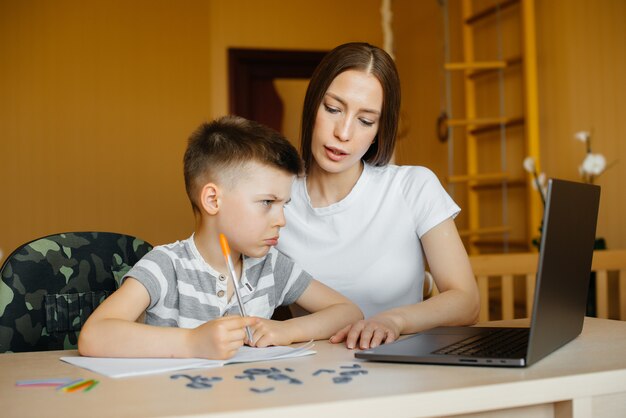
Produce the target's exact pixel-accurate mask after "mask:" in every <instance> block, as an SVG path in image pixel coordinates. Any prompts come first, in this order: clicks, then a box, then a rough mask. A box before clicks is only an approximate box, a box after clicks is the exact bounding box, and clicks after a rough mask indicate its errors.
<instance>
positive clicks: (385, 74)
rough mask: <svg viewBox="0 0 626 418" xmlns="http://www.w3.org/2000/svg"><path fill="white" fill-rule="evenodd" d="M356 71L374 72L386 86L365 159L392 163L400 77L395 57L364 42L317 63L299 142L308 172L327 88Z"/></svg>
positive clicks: (337, 50) (346, 46)
mask: <svg viewBox="0 0 626 418" xmlns="http://www.w3.org/2000/svg"><path fill="white" fill-rule="evenodd" d="M348 70H356V71H363V72H365V73H367V74H372V75H373V76H374V77H376V78H377V79H378V81H379V82H380V84H381V86H382V88H383V106H382V110H381V114H380V123H379V127H378V133H377V134H376V138H375V141H374V143H373V144H372V145H371V146H370V148H369V149H368V150H367V152H366V153H365V155H364V156H363V161H365V162H367V163H369V164H372V165H375V166H383V165H386V164H387V163H389V161H390V160H391V156H392V155H393V149H394V147H395V144H396V132H397V130H398V119H399V114H400V78H399V77H398V70H397V69H396V66H395V63H394V62H393V59H392V58H391V57H390V56H389V54H387V53H386V52H385V51H383V50H382V49H380V48H378V47H375V46H373V45H370V44H368V43H364V42H351V43H347V44H343V45H339V46H338V47H336V48H335V49H333V50H332V51H330V52H329V53H328V54H327V55H326V56H325V57H324V59H322V62H320V64H319V65H318V66H317V68H316V69H315V72H314V73H313V76H312V77H311V81H310V82H309V86H308V88H307V91H306V96H305V97H304V107H303V110H302V133H301V137H300V141H301V142H300V145H301V150H300V152H301V153H302V159H303V160H304V168H305V170H306V171H307V172H308V171H309V169H310V167H311V162H312V159H313V154H312V153H311V141H312V137H313V128H314V126H315V118H316V117H317V112H318V110H319V107H320V103H321V102H322V100H323V98H324V95H325V94H326V91H327V90H328V87H329V86H330V84H331V83H332V82H333V80H334V79H335V77H337V76H338V75H339V74H341V73H343V72H344V71H348Z"/></svg>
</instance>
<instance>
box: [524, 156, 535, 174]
mask: <svg viewBox="0 0 626 418" xmlns="http://www.w3.org/2000/svg"><path fill="white" fill-rule="evenodd" d="M524 170H526V172H527V173H530V174H532V173H534V172H535V159H534V158H533V157H526V158H524Z"/></svg>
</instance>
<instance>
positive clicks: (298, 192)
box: [279, 43, 479, 349]
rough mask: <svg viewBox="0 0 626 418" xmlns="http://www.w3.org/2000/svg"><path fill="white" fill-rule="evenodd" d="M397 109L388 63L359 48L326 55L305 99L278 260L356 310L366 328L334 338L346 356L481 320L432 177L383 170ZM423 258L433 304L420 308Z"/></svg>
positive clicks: (417, 170) (446, 205)
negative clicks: (297, 166)
mask: <svg viewBox="0 0 626 418" xmlns="http://www.w3.org/2000/svg"><path fill="white" fill-rule="evenodd" d="M399 109H400V82H399V79H398V74H397V70H396V68H395V65H394V63H393V60H392V59H391V58H390V57H389V55H388V54H386V53H385V52H384V51H382V50H381V49H379V48H377V47H374V46H372V45H369V44H366V43H349V44H344V45H341V46H339V47H337V48H335V49H334V50H332V51H331V52H330V53H329V54H328V55H327V56H326V57H325V58H324V59H323V61H322V62H321V63H320V65H319V66H318V68H317V69H316V71H315V73H314V74H313V77H312V78H311V81H310V83H309V86H308V89H307V92H306V96H305V101H304V110H303V114H302V137H301V152H302V156H303V159H304V162H305V169H306V177H304V178H302V179H298V180H296V182H295V183H294V186H293V188H292V202H291V203H290V205H289V206H288V207H287V209H286V212H285V216H286V217H287V226H286V227H285V228H284V229H283V230H282V231H281V239H280V244H279V249H280V250H282V251H283V252H285V253H286V254H288V255H289V256H291V257H292V258H294V259H295V260H297V261H298V263H300V264H301V265H302V266H303V267H304V268H305V269H306V270H307V271H309V272H310V273H311V274H312V275H313V277H315V278H316V279H318V280H320V281H322V282H324V283H325V284H326V285H328V286H330V287H332V288H334V289H335V290H338V291H339V292H340V293H342V294H343V295H345V296H347V297H348V298H350V299H351V300H352V301H354V302H355V303H356V304H357V305H359V307H360V308H361V310H362V311H363V313H364V314H365V319H364V320H362V321H359V322H357V323H354V324H352V325H349V326H347V327H345V328H344V329H342V330H341V331H339V332H338V333H337V334H335V335H334V336H333V337H332V338H331V342H334V343H339V342H343V341H345V343H346V346H347V347H348V348H361V349H366V348H370V347H375V346H377V345H380V344H381V343H387V342H391V341H393V340H395V339H396V338H398V336H399V335H400V334H408V333H415V332H418V331H421V330H424V329H428V328H432V327H435V326H440V325H469V324H473V323H475V322H476V320H477V317H478V311H479V297H478V289H477V287H476V283H475V280H474V276H473V274H472V269H471V266H470V264H469V260H468V257H467V253H466V251H465V248H464V247H463V244H462V242H461V240H460V238H459V234H458V232H457V230H456V226H455V224H454V220H453V218H454V217H455V216H456V215H457V214H458V212H459V211H460V209H459V207H458V206H457V205H456V204H455V203H454V202H453V201H452V199H451V198H450V197H449V196H448V194H447V193H446V192H445V190H444V189H443V187H442V186H441V184H440V183H439V181H438V180H437V178H436V176H435V175H434V174H433V173H432V172H431V171H430V170H428V169H426V168H424V167H411V166H403V167H400V166H395V165H390V164H389V161H390V159H391V157H392V153H393V149H394V146H395V140H396V131H397V126H398V115H399ZM424 254H425V255H426V260H427V261H428V266H429V270H430V272H431V273H432V275H433V277H434V279H435V283H436V285H437V287H438V289H439V291H440V294H438V295H437V296H435V297H432V298H430V299H428V300H426V301H424V302H422V288H423V283H424V266H425V260H424Z"/></svg>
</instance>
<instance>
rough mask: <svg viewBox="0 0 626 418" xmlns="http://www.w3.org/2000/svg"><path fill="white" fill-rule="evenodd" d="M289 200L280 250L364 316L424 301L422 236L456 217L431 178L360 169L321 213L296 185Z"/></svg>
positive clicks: (423, 171)
mask: <svg viewBox="0 0 626 418" xmlns="http://www.w3.org/2000/svg"><path fill="white" fill-rule="evenodd" d="M291 199H292V200H291V203H290V204H289V205H287V207H286V209H285V216H286V218H287V225H286V227H284V228H283V229H282V230H281V233H280V240H279V244H278V248H279V249H280V250H281V251H282V252H284V253H286V254H287V255H288V256H290V257H291V258H293V259H294V260H295V261H296V262H297V263H298V264H299V265H300V266H302V267H303V268H304V270H306V271H307V272H309V273H310V274H311V275H312V276H313V277H314V278H315V279H317V280H319V281H321V282H322V283H324V284H326V285H327V286H329V287H331V288H333V289H335V290H337V291H338V292H340V293H341V294H343V295H344V296H346V297H348V298H349V299H351V300H352V301H353V302H355V303H356V304H357V305H358V306H359V307H360V308H361V310H362V311H363V314H364V315H365V317H366V318H368V317H371V316H373V315H375V314H377V313H379V312H381V311H385V310H388V309H391V308H394V307H398V306H402V305H409V304H414V303H417V302H420V301H421V300H422V287H423V283H424V256H423V252H422V246H421V243H420V238H421V237H422V236H423V235H424V234H425V233H426V232H428V231H429V230H430V229H431V228H433V227H434V226H436V225H438V224H440V223H441V222H443V221H444V220H446V219H448V218H450V217H455V216H456V215H457V214H458V213H459V211H460V208H459V207H458V206H457V205H456V204H455V203H454V201H453V200H452V199H451V198H450V196H449V195H448V193H447V192H446V191H445V190H444V188H443V187H442V186H441V183H440V182H439V180H438V179H437V177H436V176H435V175H434V173H433V172H432V171H430V170H429V169H427V168H425V167H416V166H395V165H387V166H384V167H374V166H371V165H368V164H365V167H364V169H363V173H362V174H361V176H360V178H359V180H358V181H357V183H356V184H355V185H354V187H353V188H352V190H351V191H350V193H349V194H348V196H346V197H345V198H344V199H343V200H341V201H339V202H337V203H334V204H332V205H330V206H327V207H323V208H314V207H312V206H311V201H310V199H309V196H308V193H307V190H306V180H305V179H297V180H296V181H295V182H294V185H293V188H292V195H291Z"/></svg>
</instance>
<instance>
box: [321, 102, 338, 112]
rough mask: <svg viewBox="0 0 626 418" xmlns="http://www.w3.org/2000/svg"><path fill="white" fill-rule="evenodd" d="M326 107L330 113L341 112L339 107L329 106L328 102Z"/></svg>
mask: <svg viewBox="0 0 626 418" xmlns="http://www.w3.org/2000/svg"><path fill="white" fill-rule="evenodd" d="M324 109H326V111H327V112H328V113H332V114H335V113H339V109H337V108H336V107H332V106H328V105H326V104H325V105H324Z"/></svg>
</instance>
